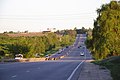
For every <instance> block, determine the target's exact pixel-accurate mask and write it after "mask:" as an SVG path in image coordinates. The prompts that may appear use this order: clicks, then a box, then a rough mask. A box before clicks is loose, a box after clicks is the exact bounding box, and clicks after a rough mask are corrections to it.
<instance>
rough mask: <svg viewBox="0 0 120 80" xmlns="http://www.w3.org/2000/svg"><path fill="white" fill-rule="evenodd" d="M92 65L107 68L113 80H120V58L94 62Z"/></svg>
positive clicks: (115, 57)
mask: <svg viewBox="0 0 120 80" xmlns="http://www.w3.org/2000/svg"><path fill="white" fill-rule="evenodd" d="M92 63H95V64H98V65H101V66H105V67H106V68H108V69H109V70H110V71H111V76H112V78H113V80H120V56H114V57H111V58H107V59H104V60H99V61H93V62H92Z"/></svg>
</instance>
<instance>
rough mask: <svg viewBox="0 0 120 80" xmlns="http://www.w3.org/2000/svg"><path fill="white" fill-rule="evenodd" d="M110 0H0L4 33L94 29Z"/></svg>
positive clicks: (0, 15)
mask: <svg viewBox="0 0 120 80" xmlns="http://www.w3.org/2000/svg"><path fill="white" fill-rule="evenodd" d="M109 2H110V0H0V32H5V31H14V32H17V31H20V32H24V31H26V30H28V31H29V32H40V31H43V30H47V28H56V29H57V30H58V29H59V30H63V29H74V28H75V27H77V28H78V29H80V28H81V27H85V28H89V27H90V28H93V22H94V20H95V19H96V17H97V13H96V10H97V9H98V8H100V6H101V5H102V4H106V3H109Z"/></svg>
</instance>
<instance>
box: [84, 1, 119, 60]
mask: <svg viewBox="0 0 120 80" xmlns="http://www.w3.org/2000/svg"><path fill="white" fill-rule="evenodd" d="M97 14H98V17H97V18H96V20H94V28H93V31H92V37H88V39H87V42H86V44H87V47H88V48H89V49H90V50H91V51H92V54H93V56H94V57H95V58H96V59H104V58H107V57H110V56H119V55H120V2H119V1H111V2H110V3H108V4H104V5H102V6H101V8H99V9H97Z"/></svg>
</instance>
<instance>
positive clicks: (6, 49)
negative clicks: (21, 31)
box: [0, 30, 76, 58]
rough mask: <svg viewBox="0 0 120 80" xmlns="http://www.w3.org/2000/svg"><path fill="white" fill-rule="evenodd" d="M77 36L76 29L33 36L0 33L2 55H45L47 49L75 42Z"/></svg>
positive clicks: (27, 56)
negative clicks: (11, 35) (14, 35)
mask: <svg viewBox="0 0 120 80" xmlns="http://www.w3.org/2000/svg"><path fill="white" fill-rule="evenodd" d="M75 37H76V31H75V30H62V31H57V32H55V33H52V32H50V33H45V35H44V36H32V37H30V36H27V37H25V36H20V37H10V36H8V35H7V34H0V56H1V57H9V58H14V57H15V55H16V54H23V55H24V57H26V58H30V57H35V55H36V54H38V55H40V56H45V52H46V51H50V50H52V49H59V48H61V47H65V46H68V45H71V44H73V42H74V41H75Z"/></svg>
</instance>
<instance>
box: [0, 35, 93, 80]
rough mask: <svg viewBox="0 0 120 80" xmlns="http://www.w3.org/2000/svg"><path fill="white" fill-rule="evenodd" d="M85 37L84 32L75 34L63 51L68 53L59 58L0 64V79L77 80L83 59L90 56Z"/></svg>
mask: <svg viewBox="0 0 120 80" xmlns="http://www.w3.org/2000/svg"><path fill="white" fill-rule="evenodd" d="M85 39H86V35H85V34H79V35H77V37H76V41H75V43H74V45H72V46H71V47H70V49H69V48H68V51H67V52H66V51H64V52H65V53H67V54H68V55H67V56H66V57H64V58H62V59H60V60H55V61H54V60H49V61H43V62H26V63H19V62H17V63H6V64H0V80H77V78H78V77H79V73H80V69H81V67H82V63H83V61H84V60H85V59H90V58H91V57H90V54H89V51H88V50H87V49H86V46H85V44H84V41H85ZM64 52H63V53H64ZM80 52H84V53H85V55H84V56H80Z"/></svg>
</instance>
